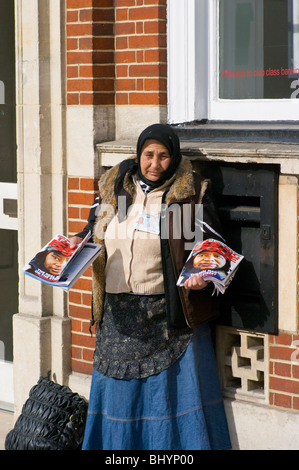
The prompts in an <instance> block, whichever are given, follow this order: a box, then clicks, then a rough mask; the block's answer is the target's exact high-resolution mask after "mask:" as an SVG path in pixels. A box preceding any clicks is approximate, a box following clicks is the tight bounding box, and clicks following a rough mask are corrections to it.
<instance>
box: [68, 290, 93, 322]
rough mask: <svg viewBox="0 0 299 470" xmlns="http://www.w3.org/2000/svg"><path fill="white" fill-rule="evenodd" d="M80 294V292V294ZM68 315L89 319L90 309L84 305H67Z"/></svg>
mask: <svg viewBox="0 0 299 470" xmlns="http://www.w3.org/2000/svg"><path fill="white" fill-rule="evenodd" d="M80 295H81V294H80ZM69 316H70V317H72V318H77V319H83V320H89V319H90V317H91V310H90V308H89V307H86V306H84V305H79V304H78V305H73V304H70V305H69Z"/></svg>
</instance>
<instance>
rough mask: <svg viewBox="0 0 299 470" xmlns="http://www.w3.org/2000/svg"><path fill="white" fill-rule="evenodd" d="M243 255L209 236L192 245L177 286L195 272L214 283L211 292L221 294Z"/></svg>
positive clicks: (182, 283) (181, 284)
mask: <svg viewBox="0 0 299 470" xmlns="http://www.w3.org/2000/svg"><path fill="white" fill-rule="evenodd" d="M243 258H244V256H243V255H240V254H239V253H236V252H235V251H234V250H232V249H231V248H229V246H227V245H225V244H224V243H222V242H220V241H218V240H214V239H212V238H209V239H208V240H204V241H202V242H198V243H196V244H195V245H194V247H193V249H192V251H191V253H190V255H189V256H188V258H187V261H186V263H185V265H184V267H183V269H182V272H181V274H180V276H179V279H178V281H177V285H178V286H181V287H182V286H183V285H184V282H185V281H186V280H187V279H188V278H189V277H191V276H192V275H193V274H195V273H199V274H200V275H201V277H202V278H203V279H204V280H205V281H211V282H213V284H214V291H213V294H214V293H215V292H216V293H217V295H218V293H219V292H221V294H223V293H224V292H225V291H226V289H227V287H228V286H229V284H230V283H231V281H232V279H233V277H234V276H235V274H236V272H237V269H238V267H239V264H240V262H241V261H242V259H243Z"/></svg>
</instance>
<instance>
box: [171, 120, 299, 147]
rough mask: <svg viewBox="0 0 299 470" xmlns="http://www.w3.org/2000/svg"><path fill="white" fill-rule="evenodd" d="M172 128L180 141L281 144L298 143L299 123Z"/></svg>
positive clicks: (199, 124)
mask: <svg viewBox="0 0 299 470" xmlns="http://www.w3.org/2000/svg"><path fill="white" fill-rule="evenodd" d="M173 127H174V129H175V130H176V131H177V133H178V135H179V137H180V139H181V140H205V141H210V140H212V141H230V142H244V141H245V142H282V143H297V142H298V141H299V121H298V122H297V121H281V122H278V121H276V122H264V121H260V122H249V121H248V122H246V121H243V122H235V121H207V122H197V121H194V122H189V123H184V124H176V125H174V126H173Z"/></svg>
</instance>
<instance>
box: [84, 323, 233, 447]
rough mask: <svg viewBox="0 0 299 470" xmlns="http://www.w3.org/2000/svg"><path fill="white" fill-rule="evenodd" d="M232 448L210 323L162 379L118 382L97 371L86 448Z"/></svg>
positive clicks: (90, 407)
mask: <svg viewBox="0 0 299 470" xmlns="http://www.w3.org/2000/svg"><path fill="white" fill-rule="evenodd" d="M230 448H231V444H230V438H229V433H228V427H227V421H226V416H225V411H224V406H223V400H222V396H221V391H220V386H219V382H218V374H217V365H216V360H215V355H214V350H213V346H212V341H211V336H210V330H209V327H208V325H204V326H202V327H200V328H198V329H197V330H196V331H195V334H194V338H193V340H192V342H191V343H190V345H189V346H188V348H187V350H186V351H185V353H184V354H183V355H182V356H181V357H180V359H178V360H177V361H176V362H175V363H174V364H173V365H172V366H170V367H169V368H168V369H166V370H164V371H163V372H160V373H159V374H157V375H152V376H150V377H147V378H145V379H130V380H119V379H114V378H108V377H105V376H104V375H102V374H100V373H99V372H97V371H96V370H94V371H93V376H92V384H91V391H90V401H89V409H88V416H87V423H86V429H85V435H84V442H83V446H82V449H83V450H217V449H218V450H224V449H230Z"/></svg>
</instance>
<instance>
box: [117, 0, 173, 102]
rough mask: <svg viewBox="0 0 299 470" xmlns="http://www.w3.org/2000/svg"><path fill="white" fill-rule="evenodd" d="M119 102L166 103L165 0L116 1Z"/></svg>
mask: <svg viewBox="0 0 299 470" xmlns="http://www.w3.org/2000/svg"><path fill="white" fill-rule="evenodd" d="M115 70H116V84H115V90H116V104H117V105H165V104H166V100H167V95H166V91H167V79H166V77H167V53H166V0H115Z"/></svg>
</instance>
